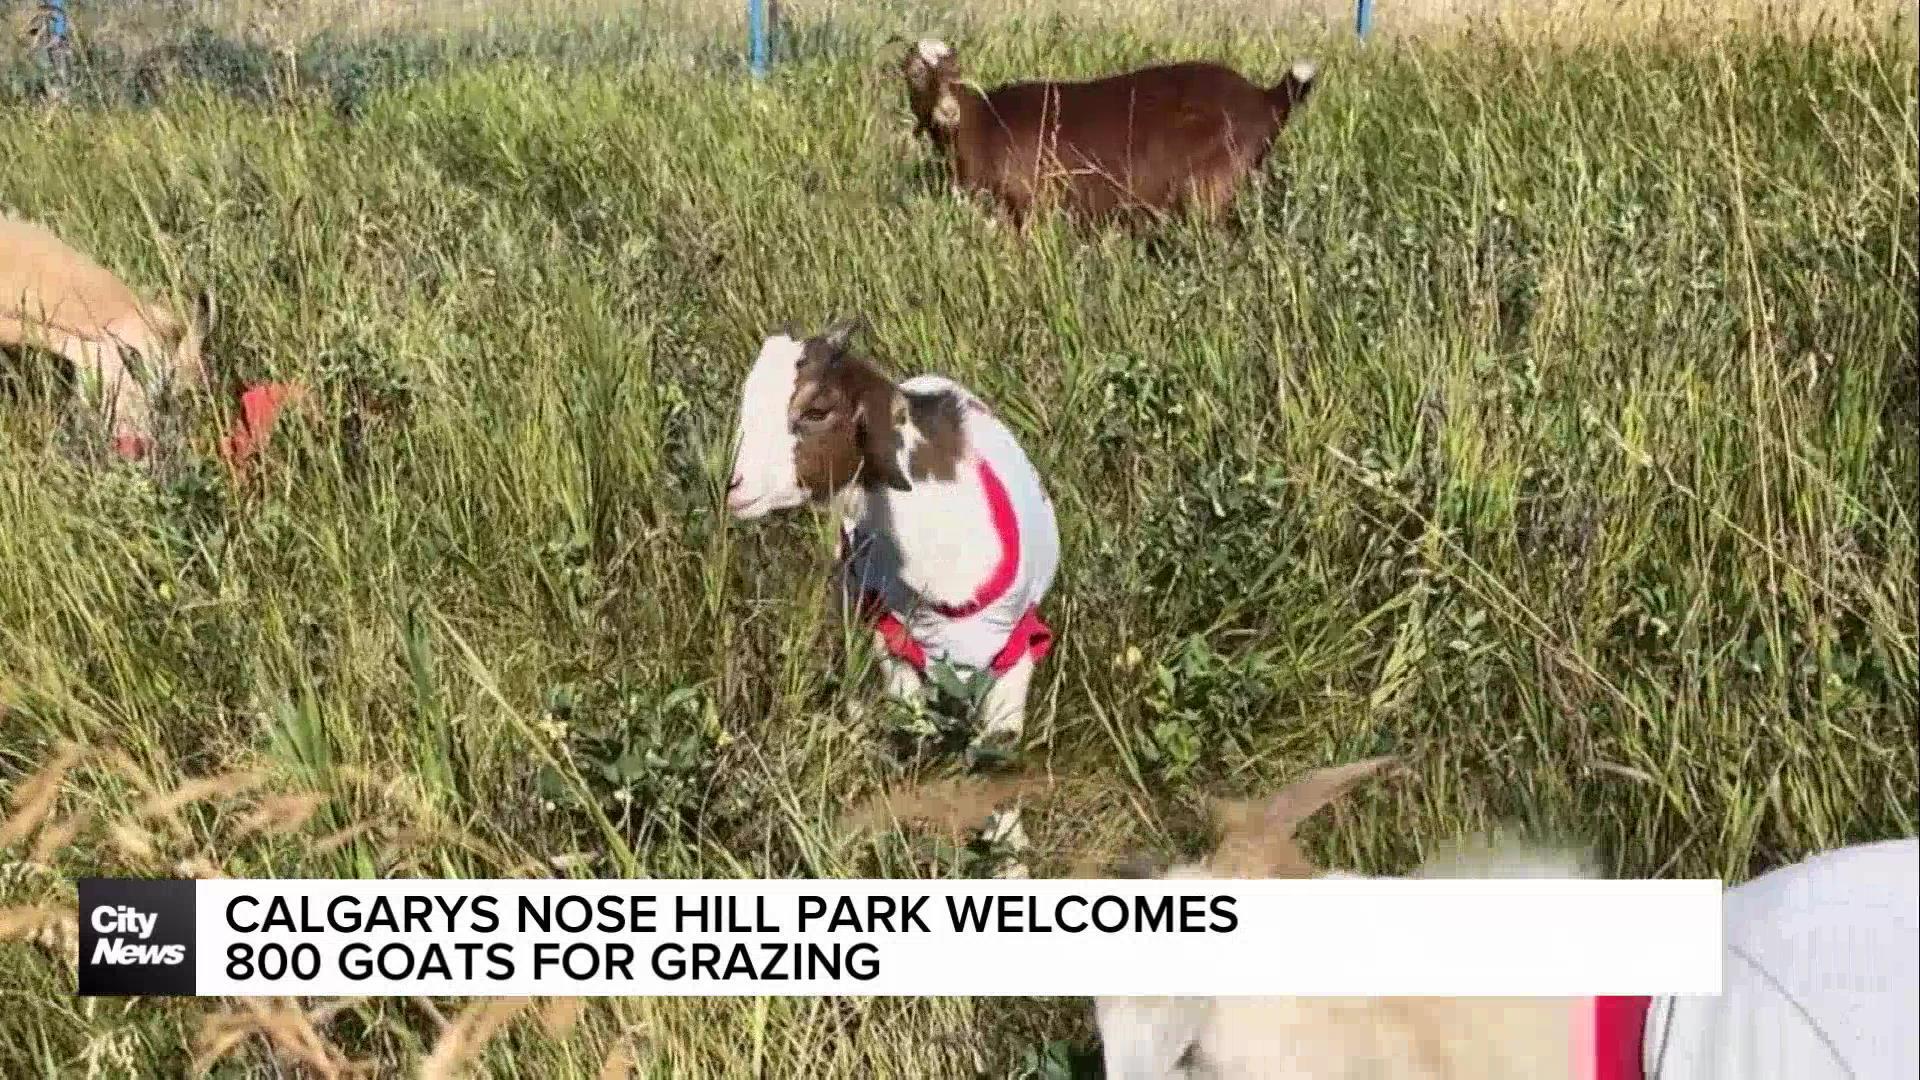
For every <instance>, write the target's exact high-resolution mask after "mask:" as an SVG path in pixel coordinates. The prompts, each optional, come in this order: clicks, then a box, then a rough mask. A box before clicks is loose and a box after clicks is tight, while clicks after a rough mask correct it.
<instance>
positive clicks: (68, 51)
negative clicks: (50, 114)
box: [36, 0, 73, 101]
mask: <svg viewBox="0 0 1920 1080" xmlns="http://www.w3.org/2000/svg"><path fill="white" fill-rule="evenodd" d="M36 21H37V23H38V25H39V27H40V35H41V40H40V42H39V45H40V47H41V49H43V50H44V51H45V53H46V58H47V70H48V75H49V81H48V84H47V96H48V98H49V100H53V101H61V100H64V99H65V98H66V95H67V62H68V60H69V59H71V58H72V56H73V40H72V34H73V26H72V24H71V23H70V22H69V21H68V19H67V0H41V3H40V14H39V17H38V18H37V20H36Z"/></svg>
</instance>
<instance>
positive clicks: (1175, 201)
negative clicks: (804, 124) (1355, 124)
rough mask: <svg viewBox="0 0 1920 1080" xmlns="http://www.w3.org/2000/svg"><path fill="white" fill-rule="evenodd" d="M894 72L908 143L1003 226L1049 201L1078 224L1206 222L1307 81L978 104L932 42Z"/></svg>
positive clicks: (1093, 92)
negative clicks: (911, 131) (920, 144)
mask: <svg viewBox="0 0 1920 1080" xmlns="http://www.w3.org/2000/svg"><path fill="white" fill-rule="evenodd" d="M902 68H903V71H904V73H905V75H906V81H907V96H908V101H909V104H910V105H911V107H912V109H913V115H914V122H915V130H916V132H917V133H918V134H922V135H925V136H926V137H927V138H928V139H929V140H930V141H931V142H932V144H933V146H934V148H935V150H936V151H937V152H938V153H939V154H940V156H941V157H942V158H944V159H945V161H946V164H947V166H948V168H949V169H950V170H951V173H952V177H953V181H954V184H955V186H956V187H957V188H958V189H959V190H960V191H962V192H978V193H983V194H985V195H988V196H990V197H992V198H993V199H994V200H995V201H997V203H998V204H999V206H1000V208H1001V209H1002V210H1003V211H1004V212H1005V213H1006V214H1007V215H1008V216H1009V217H1010V218H1011V219H1012V220H1013V221H1014V222H1015V223H1016V224H1017V223H1021V222H1024V221H1025V220H1026V219H1027V217H1028V215H1029V214H1030V213H1031V212H1032V211H1033V209H1034V208H1035V207H1036V206H1038V205H1040V204H1042V203H1044V202H1047V201H1049V200H1053V199H1061V200H1063V201H1064V203H1065V205H1066V206H1067V208H1068V209H1069V210H1070V211H1072V212H1074V213H1077V214H1080V215H1082V216H1084V217H1086V218H1088V219H1102V218H1111V217H1114V216H1117V215H1121V214H1127V213H1130V212H1138V211H1149V212H1156V213H1171V212H1174V211H1178V210H1180V209H1182V208H1183V207H1189V206H1190V207H1193V208H1194V209H1197V210H1199V211H1200V212H1201V213H1202V214H1204V215H1207V216H1209V217H1212V216H1216V215H1218V214H1220V213H1221V212H1222V211H1224V210H1225V209H1226V208H1227V206H1228V205H1229V204H1230V203H1231V202H1232V201H1233V198H1234V196H1235V195H1236V194H1237V193H1238V192H1239V190H1240V188H1241V186H1242V185H1243V184H1245V182H1246V180H1247V178H1248V177H1250V176H1252V175H1253V174H1254V173H1255V172H1257V171H1259V169H1260V168H1261V166H1263V165H1264V164H1265V163H1266V159H1267V155H1268V153H1269V151H1270V150H1271V149H1272V147H1273V142H1274V139H1275V138H1277V137H1278V135H1279V134H1280V130H1281V129H1282V128H1283V127H1285V126H1286V123H1287V119H1288V118H1289V117H1290V116H1291V115H1292V114H1293V110H1294V108H1295V107H1297V106H1298V105H1299V104H1300V103H1301V102H1302V101H1304V100H1305V99H1306V97H1307V95H1308V94H1309V93H1310V92H1311V91H1312V89H1313V85H1314V76H1315V67H1314V65H1313V64H1312V63H1311V62H1309V61H1306V60H1301V61H1298V62H1296V63H1295V64H1294V65H1293V67H1292V69H1291V70H1290V71H1289V72H1288V73H1287V75H1286V76H1285V77H1284V78H1283V79H1281V80H1280V82H1279V83H1278V84H1276V85H1274V86H1272V87H1270V88H1263V87H1260V86H1257V85H1255V84H1254V83H1252V82H1250V81H1248V80H1247V79H1246V78H1245V77H1244V76H1242V75H1240V74H1239V73H1238V72H1236V71H1234V70H1233V69H1232V68H1229V67H1225V66H1223V65H1221V64H1214V63H1205V62H1199V61H1188V62H1182V63H1174V64H1161V65H1156V66H1153V67H1144V68H1139V69H1137V70H1134V71H1129V72H1126V73H1125V74H1120V75H1110V76H1107V77H1105V78H1100V79H1092V80H1088V81H1081V82H1016V83H1008V84H1006V85H1004V86H1001V87H998V88H996V89H993V90H981V89H979V88H977V87H975V86H973V85H971V84H969V83H967V82H965V81H963V80H962V79H961V76H960V65H959V59H958V57H957V55H956V54H955V52H954V50H953V48H952V47H951V46H949V45H948V44H946V43H945V42H943V41H936V40H924V41H921V42H919V43H918V44H916V45H915V46H914V47H913V48H911V49H909V50H908V52H907V55H906V58H905V60H904V61H903V63H902Z"/></svg>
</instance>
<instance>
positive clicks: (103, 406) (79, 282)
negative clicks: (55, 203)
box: [0, 212, 215, 458]
mask: <svg viewBox="0 0 1920 1080" xmlns="http://www.w3.org/2000/svg"><path fill="white" fill-rule="evenodd" d="M214 317H215V313H214V300H213V294H212V292H211V291H208V292H207V293H205V294H204V295H203V296H202V297H201V301H200V305H199V310H198V311H197V312H196V315H195V317H194V318H193V319H191V320H188V321H185V322H183V321H182V320H181V319H180V318H179V317H178V316H177V315H175V313H174V311H173V308H172V307H171V306H170V305H168V304H165V303H162V302H160V301H159V300H157V299H155V298H152V297H142V296H140V295H138V294H136V293H135V292H134V291H133V290H132V289H130V288H128V287H127V285H126V284H125V283H123V282H122V281H121V280H120V279H119V278H118V277H116V276H114V274H113V272H112V271H110V270H108V269H106V268H105V267H103V266H101V265H100V264H99V263H98V262H96V261H94V260H93V259H91V258H89V257H88V256H87V255H85V254H83V253H82V252H80V251H78V250H76V249H75V248H74V247H73V246H72V245H70V244H68V243H66V242H65V241H63V240H61V239H60V238H59V237H58V236H56V235H54V234H53V232H51V231H50V230H48V229H47V228H46V227H44V226H42V225H39V224H36V223H34V222H31V221H26V220H24V219H21V218H18V217H14V216H13V215H11V214H7V213H4V212H0V347H11V348H16V349H17V348H21V347H24V346H32V347H35V348H41V349H46V350H48V351H50V352H55V353H58V354H60V355H61V356H63V357H65V358H66V359H67V360H68V361H69V362H70V363H71V364H72V365H73V374H74V384H75V389H76V392H77V394H78V396H79V398H80V400H81V402H82V404H83V407H88V408H92V409H94V410H96V411H97V412H98V413H99V414H100V416H101V418H102V420H104V422H105V423H106V425H107V429H108V430H109V431H110V432H111V433H112V435H113V444H114V448H115V449H116V450H117V451H119V452H120V453H121V454H122V455H123V456H126V457H131V458H138V457H142V456H144V454H145V453H146V450H147V449H148V447H149V446H151V444H152V441H153V434H154V432H153V419H154V417H153V402H154V400H155V398H156V397H157V396H158V395H159V394H160V393H161V392H163V391H164V390H165V389H166V388H167V387H168V386H169V385H172V384H175V383H187V382H194V383H197V382H200V381H203V380H204V379H205V378H206V369H205V366H204V363H203V358H202V356H201V348H202V345H203V343H204V341H205V340H206V335H207V333H208V332H209V331H210V330H211V329H212V326H213V320H214ZM129 354H131V355H133V356H137V357H138V358H139V359H140V360H141V361H143V362H144V363H145V364H146V365H148V366H150V367H152V368H153V369H155V372H154V374H155V376H156V377H155V378H154V380H153V383H152V385H149V384H148V383H147V382H146V381H144V380H142V379H141V378H139V377H138V375H137V374H136V373H135V372H134V371H130V370H129V365H128V362H127V361H128V357H129Z"/></svg>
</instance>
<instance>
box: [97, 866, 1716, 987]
mask: <svg viewBox="0 0 1920 1080" xmlns="http://www.w3.org/2000/svg"><path fill="white" fill-rule="evenodd" d="M181 884H185V883H181ZM193 889H194V896H193V904H192V908H193V911H194V916H193V924H194V928H193V936H192V939H191V949H190V953H191V957H192V963H191V967H192V970H193V973H194V979H193V990H192V991H191V992H193V993H197V994H199V995H203V996H206V995H234V996H263V995H319V996H330V995H425V996H464V995H472V996H495V995H500V996H519V995H530V996H531V995H558V996H601V995H659V996H706V995H814V994H853V995H905V996H931V995H967V996H1022V997H1024V996H1074V997H1083V996H1096V995H1109V996H1188V995H1193V996H1217V995H1251V994H1281V995H1301V996H1351V995H1445V996H1481V995H1497V996H1569V997H1574V996H1587V995H1630V994H1716V993H1718V992H1719V991H1720V977H1721V972H1720V964H1721V886H1720V883H1719V882H1717V881H1548V880H1525V879H1522V880H1492V881H1409V880H1394V879H1327V880H1316V881H1135V880H1126V881H895V880H831V881H813V880H776V881H757V880H727V881H690V880H677V881H669V880H620V881H570V880H545V881H531V880H505V881H445V880H433V881H429V880H406V881H263V880H255V881H242V880H216V881H200V882H195V883H193ZM83 906H84V905H83ZM114 910H115V911H121V910H131V908H125V909H122V908H116V909H114ZM100 918H101V919H102V920H103V921H104V922H107V923H111V924H113V925H117V926H123V927H131V928H133V930H137V929H138V928H139V927H140V926H141V925H142V924H141V923H140V921H139V919H138V918H137V917H134V916H120V915H112V916H100ZM183 929H184V928H183ZM128 932H129V933H131V932H133V931H131V930H130V931H128ZM113 947H114V948H121V949H124V948H126V947H127V946H124V945H121V946H113ZM128 955H132V954H128ZM127 974H129V975H131V974H132V972H127ZM102 985H105V984H102ZM106 992H112V991H106Z"/></svg>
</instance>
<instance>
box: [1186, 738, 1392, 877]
mask: <svg viewBox="0 0 1920 1080" xmlns="http://www.w3.org/2000/svg"><path fill="white" fill-rule="evenodd" d="M1396 760H1397V759H1395V758H1393V757H1391V756H1388V757H1376V758H1368V759H1367V760H1365V761H1356V762H1354V763H1352V764H1349V765H1338V766H1334V767H1332V768H1327V769H1316V770H1314V771H1313V772H1310V773H1308V774H1307V775H1305V776H1303V777H1301V778H1300V779H1298V780H1295V781H1294V782H1293V783H1291V784H1288V785H1287V786H1286V787H1284V788H1281V789H1280V790H1279V791H1278V792H1276V793H1274V794H1273V795H1272V796H1270V797H1268V798H1266V799H1245V800H1231V801H1229V800H1220V801H1217V802H1215V803H1214V806H1213V813H1214V819H1215V821H1216V823H1217V824H1218V826H1219V831H1220V842H1219V843H1218V844H1217V845H1216V846H1215V848H1214V854H1213V859H1212V860H1211V861H1212V862H1213V863H1214V865H1215V866H1216V868H1217V869H1219V870H1221V871H1223V872H1225V873H1228V874H1230V875H1232V876H1235V877H1275V876H1280V877H1311V876H1313V875H1314V874H1316V873H1318V868H1317V867H1315V866H1314V865H1313V863H1312V862H1311V861H1310V860H1308V858H1307V857H1306V855H1305V853H1304V852H1302V851H1301V850H1300V848H1299V846H1298V845H1297V844H1295V843H1294V839H1293V834H1294V832H1295V831H1296V830H1297V829H1299V827H1300V826H1301V824H1303V823H1304V822H1305V821H1306V820H1307V819H1308V818H1310V817H1312V816H1313V815H1314V814H1316V813H1319V812H1320V810H1321V809H1322V808H1324V807H1325V806H1327V804H1329V803H1331V802H1333V801H1334V800H1335V799H1338V798H1340V797H1341V796H1342V795H1345V794H1346V793H1347V792H1349V791H1351V790H1353V788H1354V786H1355V785H1357V784H1359V783H1360V782H1361V781H1362V780H1365V779H1367V778H1368V777H1370V776H1372V775H1374V774H1375V773H1377V772H1379V771H1380V770H1382V769H1384V768H1386V767H1387V766H1389V765H1392V764H1394V763H1395V762H1396Z"/></svg>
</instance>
